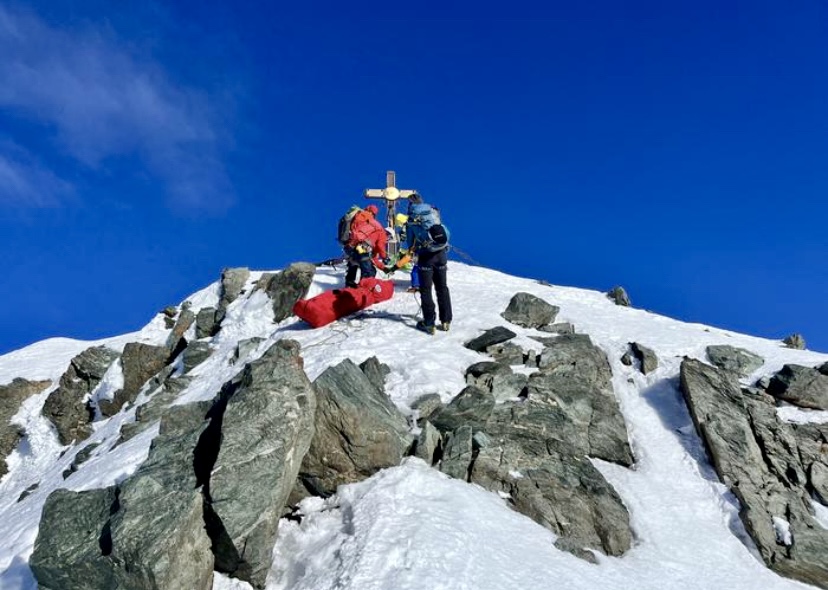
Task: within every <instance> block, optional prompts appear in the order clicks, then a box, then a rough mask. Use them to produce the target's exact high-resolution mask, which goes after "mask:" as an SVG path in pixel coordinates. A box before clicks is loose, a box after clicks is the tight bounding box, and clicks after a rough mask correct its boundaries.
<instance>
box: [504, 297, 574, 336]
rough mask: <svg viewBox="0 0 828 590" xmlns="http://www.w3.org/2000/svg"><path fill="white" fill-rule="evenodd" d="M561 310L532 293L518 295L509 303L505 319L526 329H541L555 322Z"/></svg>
mask: <svg viewBox="0 0 828 590" xmlns="http://www.w3.org/2000/svg"><path fill="white" fill-rule="evenodd" d="M559 311H560V308H558V307H556V306H554V305H551V304H549V303H547V302H546V301H544V300H543V299H541V298H540V297H537V296H535V295H532V294H531V293H516V294H515V295H514V296H513V297H512V299H511V301H509V305H508V307H506V311H504V312H503V313H502V314H500V315H501V316H502V317H503V319H505V320H506V321H508V322H511V323H513V324H517V325H518V326H523V327H524V328H540V327H542V326H546V325H548V324H551V323H552V322H554V321H555V317H556V316H557V315H558V312H559Z"/></svg>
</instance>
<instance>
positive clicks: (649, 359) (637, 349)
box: [630, 342, 658, 375]
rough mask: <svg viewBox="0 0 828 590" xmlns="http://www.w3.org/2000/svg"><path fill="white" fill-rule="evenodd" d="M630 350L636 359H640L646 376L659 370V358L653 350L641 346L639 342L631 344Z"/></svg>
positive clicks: (640, 365)
mask: <svg viewBox="0 0 828 590" xmlns="http://www.w3.org/2000/svg"><path fill="white" fill-rule="evenodd" d="M630 350H632V353H633V354H634V355H635V358H636V359H638V364H639V367H640V368H641V372H642V373H644V374H645V375H647V374H649V373H652V372H653V371H655V370H656V369H657V368H658V357H657V356H656V353H655V352H653V351H652V350H651V349H649V348H647V347H646V346H643V345H641V344H639V343H638V342H631V343H630Z"/></svg>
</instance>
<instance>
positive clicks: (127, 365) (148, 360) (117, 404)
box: [98, 342, 170, 416]
mask: <svg viewBox="0 0 828 590" xmlns="http://www.w3.org/2000/svg"><path fill="white" fill-rule="evenodd" d="M169 355H170V353H169V350H168V349H167V348H166V347H164V346H153V345H152V344H144V343H142V342H130V343H129V344H127V345H126V346H125V347H124V353H123V355H121V366H122V368H123V371H124V387H123V389H120V390H118V391H116V392H115V395H114V397H113V399H112V400H111V401H110V400H101V401H100V402H99V403H98V407H99V408H100V410H101V414H103V415H104V416H114V415H115V414H117V413H118V412H119V411H120V410H121V408H123V407H124V405H125V404H127V403H132V402H134V401H135V398H136V397H138V393H139V392H140V391H141V388H142V387H143V386H144V384H145V383H146V382H147V381H148V380H149V379H150V377H152V376H153V375H155V374H156V373H158V372H159V371H160V370H161V369H163V368H164V366H165V365H166V364H167V361H168V360H169Z"/></svg>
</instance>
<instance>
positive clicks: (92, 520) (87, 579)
mask: <svg viewBox="0 0 828 590" xmlns="http://www.w3.org/2000/svg"><path fill="white" fill-rule="evenodd" d="M117 501H118V495H117V491H116V489H115V487H114V486H113V487H108V488H104V489H99V490H89V491H86V492H72V491H69V490H64V489H58V490H55V491H54V492H52V493H51V494H49V497H48V498H47V499H46V503H45V504H44V506H43V515H42V516H41V518H40V528H39V530H38V534H37V540H36V541H35V544H34V551H33V552H32V556H31V558H30V559H29V566H30V567H31V568H32V573H33V574H34V576H35V578H36V579H37V583H38V588H42V589H44V590H46V589H48V590H52V589H54V590H57V589H58V588H59V589H60V590H89V589H90V588H117V587H119V586H118V581H117V578H116V575H115V568H114V567H113V564H112V560H111V558H110V557H109V551H110V550H111V544H110V538H109V535H108V534H107V533H108V526H107V525H108V523H109V518H110V513H111V510H112V508H113V506H116V505H117Z"/></svg>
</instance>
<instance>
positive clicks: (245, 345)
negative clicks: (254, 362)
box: [233, 336, 264, 362]
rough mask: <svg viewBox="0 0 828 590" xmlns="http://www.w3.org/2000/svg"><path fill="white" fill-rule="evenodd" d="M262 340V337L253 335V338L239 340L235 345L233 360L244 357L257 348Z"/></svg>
mask: <svg viewBox="0 0 828 590" xmlns="http://www.w3.org/2000/svg"><path fill="white" fill-rule="evenodd" d="M262 342H264V338H260V337H259V336H254V337H253V338H246V339H244V340H239V343H238V344H237V345H236V351H235V354H234V355H233V362H236V361H238V360H239V359H245V358H247V357H248V356H250V354H251V353H252V352H253V351H254V350H256V349H257V348H259V344H261V343H262Z"/></svg>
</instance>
